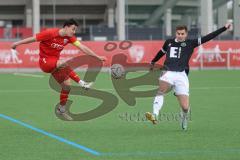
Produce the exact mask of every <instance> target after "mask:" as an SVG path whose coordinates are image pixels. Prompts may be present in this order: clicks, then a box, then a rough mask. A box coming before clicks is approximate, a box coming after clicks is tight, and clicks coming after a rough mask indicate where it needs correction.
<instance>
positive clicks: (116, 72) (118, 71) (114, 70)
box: [111, 64, 125, 79]
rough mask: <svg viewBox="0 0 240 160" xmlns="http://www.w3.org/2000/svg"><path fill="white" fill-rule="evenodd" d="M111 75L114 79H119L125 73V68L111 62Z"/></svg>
mask: <svg viewBox="0 0 240 160" xmlns="http://www.w3.org/2000/svg"><path fill="white" fill-rule="evenodd" d="M111 75H112V77H113V78H115V79H119V78H121V77H123V76H124V75H125V69H124V67H123V66H122V65H121V64H113V65H112V66H111Z"/></svg>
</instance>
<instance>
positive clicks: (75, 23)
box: [63, 19, 78, 28]
mask: <svg viewBox="0 0 240 160" xmlns="http://www.w3.org/2000/svg"><path fill="white" fill-rule="evenodd" d="M71 25H75V26H78V23H77V21H75V20H74V19H69V20H67V21H65V22H64V24H63V28H64V27H65V26H68V27H69V26H71Z"/></svg>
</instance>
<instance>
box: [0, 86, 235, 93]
mask: <svg viewBox="0 0 240 160" xmlns="http://www.w3.org/2000/svg"><path fill="white" fill-rule="evenodd" d="M94 89H96V90H102V91H115V89H107V88H94ZM143 89H149V88H141V90H140V89H139V90H134V91H142V90H143ZM151 89H152V88H151ZM209 89H240V86H236V87H233V86H229V87H227V86H225V87H193V88H190V90H209ZM50 91H54V90H52V89H23V90H21V89H19V90H15V89H9V90H0V93H24V92H26V93H38V92H50Z"/></svg>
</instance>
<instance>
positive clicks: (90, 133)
mask: <svg viewBox="0 0 240 160" xmlns="http://www.w3.org/2000/svg"><path fill="white" fill-rule="evenodd" d="M80 74H82V73H80ZM136 74H137V73H136ZM37 75H43V74H37ZM135 76H137V75H135ZM0 79H1V82H2V83H1V84H0V97H1V105H0V114H3V115H7V116H10V117H12V118H14V119H17V120H20V121H22V122H24V123H27V124H29V125H32V126H34V127H36V128H39V129H42V130H44V131H47V132H49V133H52V134H55V135H58V136H60V137H63V138H65V139H68V140H70V141H73V142H75V143H78V144H81V145H83V146H86V147H88V148H91V149H93V150H96V151H98V152H100V153H101V155H100V156H95V155H92V154H90V153H87V152H85V151H83V150H80V149H78V148H74V147H72V146H70V145H67V144H65V143H62V142H59V141H57V140H55V139H52V138H50V137H47V136H45V135H42V134H40V133H37V132H35V131H32V130H30V129H28V128H25V127H23V126H21V125H19V124H16V123H13V122H10V121H8V120H6V119H3V118H0V124H1V125H0V159H4V160H12V159H14V160H32V159H34V160H38V159H39V160H40V159H48V160H55V159H58V160H66V159H71V160H77V159H85V160H88V159H89V160H90V159H91V160H92V159H96V160H99V159H105V160H108V159H109V160H118V159H119V160H135V159H136V160H139V159H144V160H145V159H164V160H165V159H166V160H168V159H169V160H170V159H176V160H179V159H184V160H187V159H198V160H201V159H204V160H206V159H218V160H221V159H238V158H239V156H240V125H239V121H240V118H239V115H240V107H239V95H240V93H239V92H240V81H239V79H240V71H237V70H236V71H224V70H221V71H220V70H219V71H192V72H191V74H190V76H189V79H190V94H191V95H190V103H191V109H192V113H191V121H190V122H189V129H188V131H186V132H184V131H182V130H181V129H180V125H179V123H178V122H177V121H176V120H173V119H172V116H171V115H172V114H173V115H176V114H177V113H178V112H179V107H178V103H177V100H176V98H175V97H174V96H173V94H172V93H170V94H168V95H167V96H166V98H165V103H164V107H163V109H162V113H165V114H166V115H168V118H169V119H166V118H163V119H162V121H161V123H160V124H159V125H155V126H153V125H152V124H151V123H149V122H146V121H145V119H144V115H143V114H144V112H146V111H151V110H152V100H153V97H152V98H137V104H136V105H135V106H134V107H132V106H128V105H127V104H126V103H125V102H124V101H123V100H121V99H120V98H119V97H118V99H119V104H118V106H117V108H115V109H114V110H113V111H111V112H110V113H108V114H105V115H103V116H101V117H99V118H96V119H93V120H90V121H86V122H79V121H76V122H66V121H62V120H60V119H58V118H57V117H56V116H55V114H54V106H55V105H56V103H57V102H58V97H59V95H58V93H56V92H55V91H53V90H51V89H50V87H49V85H48V80H49V76H48V75H45V74H44V77H42V78H41V77H27V76H21V75H13V74H0ZM95 88H98V89H101V90H105V91H107V92H111V93H112V94H114V95H115V96H118V95H117V93H116V92H115V90H114V88H113V87H112V83H111V80H110V77H109V74H107V73H101V74H100V75H99V76H98V77H97V81H96V84H95ZM141 89H147V87H146V86H145V87H143V88H141ZM70 99H71V100H73V101H74V103H73V105H72V108H71V111H72V112H75V113H77V112H85V111H87V110H91V109H92V108H94V107H92V106H97V105H98V104H99V103H100V102H101V101H99V100H95V99H93V98H87V97H81V96H70Z"/></svg>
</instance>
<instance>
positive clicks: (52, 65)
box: [39, 57, 58, 73]
mask: <svg viewBox="0 0 240 160" xmlns="http://www.w3.org/2000/svg"><path fill="white" fill-rule="evenodd" d="M57 61H58V58H53V57H51V58H39V66H40V68H41V70H42V71H43V72H46V73H52V72H53V71H54V70H55V69H56V68H57Z"/></svg>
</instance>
